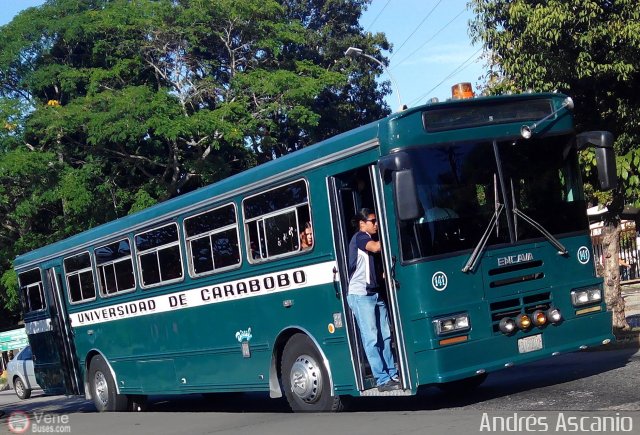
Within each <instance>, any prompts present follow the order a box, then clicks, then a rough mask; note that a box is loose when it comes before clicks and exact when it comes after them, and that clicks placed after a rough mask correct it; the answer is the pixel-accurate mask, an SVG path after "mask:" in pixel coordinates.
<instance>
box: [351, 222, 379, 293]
mask: <svg viewBox="0 0 640 435" xmlns="http://www.w3.org/2000/svg"><path fill="white" fill-rule="evenodd" d="M371 240H372V238H371V236H370V235H369V233H367V232H365V231H358V232H357V233H355V234H354V235H353V237H352V238H351V242H349V294H351V295H366V294H369V293H372V292H376V291H377V290H378V281H377V279H376V267H375V263H374V261H373V253H372V252H369V251H367V248H366V246H367V243H369V242H370V241H371Z"/></svg>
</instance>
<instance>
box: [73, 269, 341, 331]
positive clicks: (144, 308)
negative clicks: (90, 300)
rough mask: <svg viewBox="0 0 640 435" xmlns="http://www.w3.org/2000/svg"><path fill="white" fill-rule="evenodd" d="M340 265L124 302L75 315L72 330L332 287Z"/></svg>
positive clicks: (281, 272) (261, 276) (246, 279)
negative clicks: (211, 305)
mask: <svg viewBox="0 0 640 435" xmlns="http://www.w3.org/2000/svg"><path fill="white" fill-rule="evenodd" d="M335 268H336V263H335V262H334V261H328V262H325V263H319V264H314V265H311V266H303V267H298V268H294V269H288V270H283V271H279V272H274V273H270V274H265V275H259V276H254V277H249V278H243V279H239V280H236V281H229V282H223V283H219V284H214V285H211V286H206V287H198V288H195V289H191V290H185V291H181V292H176V293H170V294H166V295H161V296H154V297H150V298H145V299H140V300H137V301H131V302H124V303H120V304H114V305H109V306H106V307H100V308H94V309H91V310H86V311H82V312H79V313H72V314H70V315H69V318H70V320H71V326H72V327H80V326H87V325H94V324H96V323H104V322H111V321H114V320H120V319H127V318H131V317H139V316H146V315H149V314H157V313H164V312H167V311H174V310H180V309H184V308H193V307H199V306H203V305H209V304H215V303H219V302H227V301H233V300H239V299H246V298H250V297H254V296H260V295H266V294H271V293H279V292H284V291H289V290H298V289H302V288H305V287H312V286H316V285H322V284H329V283H332V282H334V281H335V280H338V275H337V274H335V275H334V272H333V271H334V269H335Z"/></svg>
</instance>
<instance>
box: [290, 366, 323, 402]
mask: <svg viewBox="0 0 640 435" xmlns="http://www.w3.org/2000/svg"><path fill="white" fill-rule="evenodd" d="M290 380H291V391H293V392H294V394H295V395H296V396H298V397H299V398H300V399H301V400H303V401H304V402H306V403H313V402H315V401H316V400H318V398H319V397H320V394H321V393H322V372H321V369H320V365H319V364H318V363H317V362H316V360H314V359H313V358H312V357H310V356H309V355H300V356H299V357H298V358H297V359H296V361H295V362H294V363H293V366H292V367H291V375H290Z"/></svg>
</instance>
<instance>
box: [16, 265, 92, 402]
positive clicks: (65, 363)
mask: <svg viewBox="0 0 640 435" xmlns="http://www.w3.org/2000/svg"><path fill="white" fill-rule="evenodd" d="M18 282H19V286H20V292H21V300H22V303H23V310H24V321H25V330H26V333H27V336H28V338H29V343H30V345H31V349H32V352H33V366H34V372H35V376H36V380H37V382H38V384H39V385H40V386H41V387H42V389H43V391H44V392H45V393H46V394H81V393H82V391H83V386H82V384H81V383H80V382H78V380H79V372H78V365H77V359H76V355H75V351H74V345H73V333H72V331H71V328H70V325H69V323H68V322H69V320H68V316H67V314H66V307H65V304H64V300H63V299H62V294H61V293H60V291H61V287H60V275H59V273H58V271H57V268H56V267H55V266H50V267H40V266H38V267H33V268H30V269H28V270H25V271H21V272H19V273H18Z"/></svg>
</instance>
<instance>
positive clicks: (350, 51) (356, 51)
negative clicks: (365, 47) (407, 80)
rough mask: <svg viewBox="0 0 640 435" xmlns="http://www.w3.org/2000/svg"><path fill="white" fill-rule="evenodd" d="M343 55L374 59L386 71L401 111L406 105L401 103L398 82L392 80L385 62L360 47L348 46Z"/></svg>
mask: <svg viewBox="0 0 640 435" xmlns="http://www.w3.org/2000/svg"><path fill="white" fill-rule="evenodd" d="M344 55H345V56H351V57H356V56H364V57H366V58H367V59H371V60H372V61H374V62H375V63H377V64H378V65H380V66H381V67H382V69H383V70H384V71H385V72H386V73H387V75H388V76H389V78H390V79H391V83H392V84H393V88H394V89H395V92H396V96H397V97H398V107H399V109H398V110H399V111H400V112H401V111H403V110H404V109H405V108H406V107H405V106H404V105H403V104H402V98H400V88H399V87H398V84H397V83H396V81H395V80H394V78H393V76H392V75H391V72H390V71H389V69H388V68H387V67H386V66H385V64H383V63H382V62H380V61H379V60H378V59H376V58H375V57H373V56H369V55H368V54H367V53H365V52H364V51H362V49H361V48H356V47H349V48H347V51H345V52H344Z"/></svg>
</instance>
